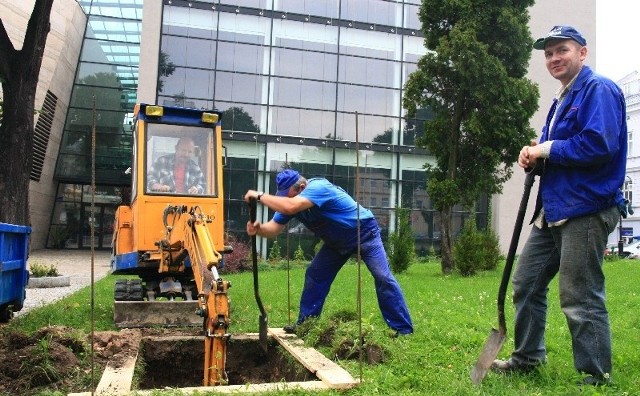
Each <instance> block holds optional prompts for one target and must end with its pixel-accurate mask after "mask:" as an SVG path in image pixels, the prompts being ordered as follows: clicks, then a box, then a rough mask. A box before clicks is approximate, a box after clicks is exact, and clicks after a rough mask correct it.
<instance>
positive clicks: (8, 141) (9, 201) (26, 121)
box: [0, 80, 37, 225]
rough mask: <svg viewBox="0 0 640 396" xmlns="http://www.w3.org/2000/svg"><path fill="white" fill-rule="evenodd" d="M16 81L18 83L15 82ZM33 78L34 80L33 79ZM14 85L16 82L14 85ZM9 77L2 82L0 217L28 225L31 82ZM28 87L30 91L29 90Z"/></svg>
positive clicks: (31, 121) (33, 97) (31, 141)
mask: <svg viewBox="0 0 640 396" xmlns="http://www.w3.org/2000/svg"><path fill="white" fill-rule="evenodd" d="M16 82H18V84H15V83H16ZM36 82H37V80H36ZM15 85H18V86H17V87H16V86H15ZM25 85H26V84H20V83H19V81H16V80H12V81H9V82H8V83H7V84H5V85H4V86H5V87H8V88H9V89H8V90H5V91H4V95H5V96H4V106H3V120H2V126H1V127H0V139H1V141H2V144H0V169H2V177H0V191H2V194H0V221H1V222H4V223H11V224H19V225H29V224H30V221H29V172H30V170H31V157H32V151H33V105H34V101H35V85H36V84H33V88H32V89H27V87H26V86H25ZM30 90H32V91H33V92H34V93H29V91H30Z"/></svg>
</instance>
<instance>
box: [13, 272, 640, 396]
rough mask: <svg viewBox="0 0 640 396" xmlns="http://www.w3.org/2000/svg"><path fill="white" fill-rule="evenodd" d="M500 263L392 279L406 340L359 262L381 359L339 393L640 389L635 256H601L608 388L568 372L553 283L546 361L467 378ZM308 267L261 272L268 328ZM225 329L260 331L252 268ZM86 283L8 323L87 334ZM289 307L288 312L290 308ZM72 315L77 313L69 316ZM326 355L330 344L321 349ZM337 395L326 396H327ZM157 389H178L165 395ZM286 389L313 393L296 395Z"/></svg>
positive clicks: (237, 284) (103, 290)
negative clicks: (608, 329)
mask: <svg viewBox="0 0 640 396" xmlns="http://www.w3.org/2000/svg"><path fill="white" fill-rule="evenodd" d="M500 271H501V269H500V270H499V271H495V272H486V273H481V274H480V275H478V276H475V277H471V278H463V277H460V276H458V275H450V276H444V275H442V273H441V271H440V265H439V263H435V262H431V263H415V264H413V265H412V266H411V267H410V268H409V270H408V272H407V273H405V274H401V275H398V276H397V278H398V281H399V282H400V284H401V286H402V288H403V290H404V293H405V296H406V298H407V302H408V305H409V309H410V310H411V314H412V317H413V321H414V326H415V333H414V334H413V335H411V336H406V337H400V338H397V339H395V338H391V337H389V329H388V328H387V327H386V325H385V324H384V322H383V320H382V316H381V314H380V311H379V310H378V307H377V302H376V297H375V290H374V287H373V282H372V279H371V276H370V275H369V273H368V271H367V270H366V267H364V265H363V266H362V313H363V315H362V316H363V329H365V331H367V333H368V337H369V338H370V339H374V340H376V341H377V342H378V343H381V344H383V345H384V347H385V348H386V350H387V353H388V359H387V361H386V362H384V363H382V364H377V365H366V364H365V365H364V366H363V369H362V379H363V383H362V384H360V385H359V386H358V387H357V388H355V389H352V390H349V391H345V392H341V393H340V394H344V395H374V394H380V395H514V394H520V395H549V394H553V395H556V394H563V395H573V394H580V395H584V394H587V395H589V394H591V395H640V352H638V350H639V347H638V346H639V345H640V316H639V314H640V292H639V291H640V285H639V283H640V261H634V260H619V261H607V262H605V272H606V275H607V301H608V308H609V314H610V319H611V326H612V333H613V373H612V378H613V381H614V384H613V385H612V386H609V387H602V388H593V387H587V388H583V389H581V388H580V387H578V386H576V385H575V383H576V381H577V380H578V379H579V378H580V377H579V376H578V374H577V373H576V372H575V371H574V368H573V358H572V353H571V339H570V336H569V332H568V330H567V326H566V323H565V319H564V316H563V314H562V312H561V311H560V307H559V303H558V290H557V287H558V284H557V280H556V281H554V282H553V283H552V285H551V290H550V293H549V297H550V298H549V310H548V324H547V334H546V340H547V350H548V364H546V365H545V366H544V367H542V368H540V369H539V370H537V371H536V372H534V373H532V374H528V375H509V376H503V375H497V374H494V373H491V372H490V373H489V374H488V375H487V377H486V378H485V380H484V381H483V383H482V384H481V385H480V386H474V385H473V384H472V382H471V380H470V377H469V374H470V371H471V368H472V366H473V365H474V364H475V361H476V359H477V358H478V355H479V353H480V351H481V349H482V347H483V346H484V343H485V341H486V340H487V337H488V336H489V333H490V331H491V329H492V327H495V326H497V313H496V296H497V289H498V284H499V282H500V277H501V272H500ZM357 273H358V271H357V266H356V265H347V266H345V267H344V268H343V270H342V271H340V273H339V275H338V278H337V279H336V281H335V282H334V284H333V287H332V289H331V292H330V294H329V297H328V299H327V303H326V304H325V308H324V312H323V318H326V317H330V316H331V315H332V314H335V313H337V312H339V311H344V310H348V311H353V312H356V306H357ZM303 277H304V269H302V268H295V269H292V270H291V271H290V273H288V272H287V271H286V270H270V271H261V273H260V294H261V297H262V301H263V303H264V305H265V308H266V310H267V312H268V314H269V326H270V327H280V326H283V325H285V324H287V323H289V321H290V320H291V321H295V318H296V315H297V307H298V300H299V296H300V290H301V288H302V282H303ZM225 278H226V279H229V280H230V281H231V284H232V287H231V289H230V291H229V295H230V300H231V320H232V324H231V328H230V332H231V333H244V332H257V331H258V314H259V312H258V308H257V305H256V302H255V298H254V294H253V277H252V274H251V273H245V274H237V275H229V276H226V277H225ZM115 279H116V278H115V277H113V276H109V277H107V278H105V279H103V280H101V281H99V282H98V283H97V284H96V287H95V299H94V306H95V308H96V310H95V312H94V318H95V320H96V330H106V329H113V327H112V322H111V303H112V301H111V296H112V288H113V284H114V282H115ZM507 296H508V297H507V303H506V308H507V325H508V339H507V342H506V343H505V345H504V347H503V349H502V351H501V353H500V356H501V357H508V354H509V353H510V351H511V348H512V347H513V338H512V337H513V333H512V329H513V327H512V326H513V323H512V321H513V305H512V303H511V290H509V292H508V294H507ZM89 301H91V293H90V288H85V289H83V290H81V291H79V292H77V293H75V294H74V295H73V296H71V297H68V298H66V299H64V300H62V301H60V302H58V303H56V304H54V305H52V306H49V307H44V308H40V309H38V310H36V311H32V312H31V313H29V314H27V315H25V316H24V317H21V318H18V319H14V320H13V321H12V323H11V327H18V328H22V329H25V330H28V331H32V330H33V329H37V328H40V327H43V326H46V325H48V324H59V325H67V326H73V327H76V328H81V329H85V330H86V331H87V332H88V331H89V330H90V327H89V320H88V318H89V317H90V316H89V315H90V305H91V304H90V303H89ZM289 303H290V304H291V309H290V310H289V309H288V306H289ZM69 312H73V315H69ZM320 350H321V351H322V352H323V353H325V354H327V355H328V356H331V352H330V350H329V349H326V350H325V349H320ZM339 364H341V365H342V366H343V367H345V368H346V369H347V370H348V371H349V372H350V373H351V374H352V375H353V376H354V377H355V378H360V364H359V362H358V361H353V360H350V361H340V362H339ZM332 393H335V394H338V392H327V393H325V394H332ZM158 394H164V395H168V394H179V393H176V392H175V391H173V392H169V391H162V392H159V393H158ZM289 394H300V395H302V394H317V392H300V391H292V392H290V393H289Z"/></svg>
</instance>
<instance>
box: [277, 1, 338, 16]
mask: <svg viewBox="0 0 640 396" xmlns="http://www.w3.org/2000/svg"><path fill="white" fill-rule="evenodd" d="M339 3H340V0H279V1H278V2H276V8H275V9H276V10H282V11H286V12H292V13H296V14H307V15H314V16H323V17H328V18H337V17H338V4H339Z"/></svg>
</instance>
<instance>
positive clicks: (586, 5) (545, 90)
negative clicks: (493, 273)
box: [492, 0, 596, 253]
mask: <svg viewBox="0 0 640 396" xmlns="http://www.w3.org/2000/svg"><path fill="white" fill-rule="evenodd" d="M530 16H531V20H530V21H529V29H530V30H531V34H532V35H533V38H534V40H535V39H537V38H539V37H544V36H546V35H547V33H548V32H549V30H551V28H552V27H553V26H555V25H572V26H574V27H575V28H576V29H578V31H579V32H580V33H582V35H583V36H584V37H585V38H586V39H587V47H588V49H589V52H588V54H587V59H586V62H585V63H586V64H587V65H588V66H590V67H592V68H594V69H595V65H596V45H595V44H596V0H582V1H580V2H579V5H578V2H576V1H554V0H538V1H536V3H535V5H534V6H533V7H531V9H530ZM531 44H533V43H531ZM523 45H524V44H523ZM532 51H533V53H532V55H531V60H530V62H529V73H528V75H527V77H528V78H529V79H531V80H532V81H533V82H535V83H536V84H538V88H539V91H540V100H539V102H538V103H539V108H538V111H537V112H536V113H535V114H534V116H533V118H532V119H531V127H532V128H533V129H534V130H535V131H536V132H537V133H538V137H539V136H540V131H541V129H542V125H543V124H544V121H545V118H546V116H547V112H548V111H549V107H550V105H551V102H552V100H553V96H554V94H555V92H556V91H557V90H558V88H560V83H559V82H558V81H557V80H556V79H554V78H553V77H551V75H550V74H549V72H548V71H547V68H546V66H545V62H544V55H543V51H537V50H533V48H532ZM524 178H525V175H524V172H523V171H522V169H521V168H520V167H518V165H517V164H516V165H515V166H514V172H513V177H512V178H511V180H509V181H508V182H507V183H505V185H504V188H503V191H502V194H501V195H496V196H494V197H493V201H492V205H493V206H492V216H493V219H492V220H493V227H494V230H495V231H496V233H497V235H498V237H499V239H500V247H501V250H502V251H503V252H504V253H506V252H507V251H508V249H509V245H510V244H511V236H512V235H513V228H514V224H515V219H516V216H517V213H518V207H519V206H520V200H521V198H522V191H523V189H524ZM537 194H538V180H537V178H536V184H535V185H534V186H533V188H532V189H531V197H530V199H529V207H528V209H527V214H526V217H525V222H524V226H523V228H522V234H521V236H520V243H519V244H518V252H520V251H521V250H522V247H523V246H524V241H525V240H526V238H527V237H528V236H529V232H530V229H531V226H529V221H530V220H531V216H532V214H533V209H534V205H535V201H536V196H537Z"/></svg>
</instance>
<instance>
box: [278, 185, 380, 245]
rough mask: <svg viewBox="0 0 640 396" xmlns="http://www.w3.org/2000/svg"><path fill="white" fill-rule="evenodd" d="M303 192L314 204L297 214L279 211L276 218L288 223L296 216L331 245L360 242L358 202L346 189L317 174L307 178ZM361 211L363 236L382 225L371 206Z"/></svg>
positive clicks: (280, 221)
mask: <svg viewBox="0 0 640 396" xmlns="http://www.w3.org/2000/svg"><path fill="white" fill-rule="evenodd" d="M299 196H300V197H303V198H306V199H308V200H309V201H311V202H312V203H313V206H312V207H311V208H309V209H306V210H303V211H301V212H298V213H296V214H295V215H293V216H287V215H284V214H282V213H280V212H276V213H275V215H274V216H273V221H275V222H276V223H278V224H283V225H284V224H287V223H288V222H289V220H291V219H292V218H296V219H297V220H298V221H300V222H301V223H302V224H304V225H305V227H307V228H308V229H309V230H310V231H311V232H313V233H314V235H315V236H317V237H318V238H320V239H322V240H323V241H324V242H325V243H326V244H328V245H329V246H333V247H336V248H338V249H348V248H353V247H355V246H356V245H355V241H356V240H357V232H356V230H357V225H358V212H357V211H356V208H358V204H357V203H356V201H355V200H354V199H353V198H351V196H350V195H349V194H347V192H346V191H344V190H343V189H342V188H341V187H339V186H336V185H335V184H333V183H331V182H329V181H328V180H327V179H323V178H313V179H309V180H308V181H307V186H306V187H305V189H304V190H302V192H301V193H300V194H299ZM359 213H360V235H361V236H363V235H370V234H371V231H373V230H377V229H378V225H377V222H376V221H375V218H374V216H373V213H372V212H371V211H370V210H369V209H366V208H364V207H362V206H359Z"/></svg>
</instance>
